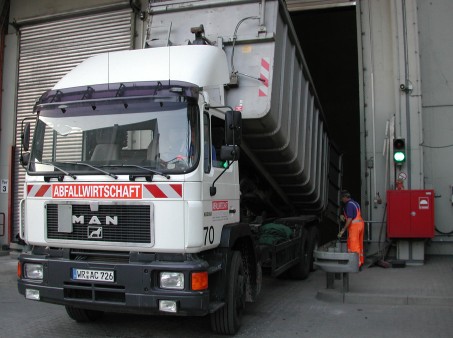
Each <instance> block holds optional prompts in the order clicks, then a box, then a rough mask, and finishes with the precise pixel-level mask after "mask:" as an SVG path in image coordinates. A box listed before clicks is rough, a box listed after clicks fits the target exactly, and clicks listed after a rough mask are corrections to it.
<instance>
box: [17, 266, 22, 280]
mask: <svg viewBox="0 0 453 338" xmlns="http://www.w3.org/2000/svg"><path fill="white" fill-rule="evenodd" d="M17 278H19V279H20V278H22V264H21V262H17Z"/></svg>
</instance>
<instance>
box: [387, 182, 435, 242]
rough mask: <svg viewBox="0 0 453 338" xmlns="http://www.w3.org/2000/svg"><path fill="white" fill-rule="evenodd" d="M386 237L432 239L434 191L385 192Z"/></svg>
mask: <svg viewBox="0 0 453 338" xmlns="http://www.w3.org/2000/svg"><path fill="white" fill-rule="evenodd" d="M387 237H388V238H433V237H434V190H388V191H387Z"/></svg>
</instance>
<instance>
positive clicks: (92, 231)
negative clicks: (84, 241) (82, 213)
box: [88, 227, 102, 239]
mask: <svg viewBox="0 0 453 338" xmlns="http://www.w3.org/2000/svg"><path fill="white" fill-rule="evenodd" d="M88 238H97V239H99V238H102V227H88Z"/></svg>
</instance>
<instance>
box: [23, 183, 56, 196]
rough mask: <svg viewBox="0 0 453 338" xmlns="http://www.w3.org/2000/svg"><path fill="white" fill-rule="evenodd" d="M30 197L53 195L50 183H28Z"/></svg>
mask: <svg viewBox="0 0 453 338" xmlns="http://www.w3.org/2000/svg"><path fill="white" fill-rule="evenodd" d="M27 196H28V197H49V198H50V197H52V190H51V189H50V184H36V185H34V184H33V185H32V184H29V185H27Z"/></svg>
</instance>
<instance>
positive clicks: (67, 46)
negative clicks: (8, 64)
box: [12, 9, 132, 239]
mask: <svg viewBox="0 0 453 338" xmlns="http://www.w3.org/2000/svg"><path fill="white" fill-rule="evenodd" d="M131 27H132V13H131V9H123V10H116V11H110V12H103V13H96V14H93V15H84V16H78V17H72V18H66V19H62V20H55V21H47V22H43V23H39V24H33V25H28V26H24V27H21V29H20V53H19V80H18V90H17V124H16V125H17V131H16V154H15V161H16V163H18V162H19V156H20V144H21V140H20V134H21V130H20V129H21V122H22V120H23V119H24V118H26V117H32V116H33V115H32V109H33V105H34V103H35V101H36V99H37V98H38V97H39V96H40V95H41V94H42V93H43V92H44V91H46V90H48V89H50V88H52V87H53V86H54V85H55V84H56V83H57V81H58V80H59V79H60V78H61V77H62V76H63V75H65V74H66V73H67V72H68V71H70V70H71V69H73V68H74V67H75V66H76V65H78V64H79V63H81V62H82V61H83V60H85V59H86V58H88V57H90V56H92V55H96V54H100V53H104V52H107V51H118V50H127V49H131V47H132V33H131ZM64 146H65V147H77V146H79V144H78V143H77V142H71V141H69V143H68V144H65V145H64ZM18 167H20V166H18ZM24 179H25V170H24V169H22V167H20V170H17V171H16V172H15V174H14V217H13V218H14V220H13V223H14V224H13V234H12V237H13V239H14V238H15V235H16V234H17V233H18V232H19V201H20V199H22V197H23V183H24Z"/></svg>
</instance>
